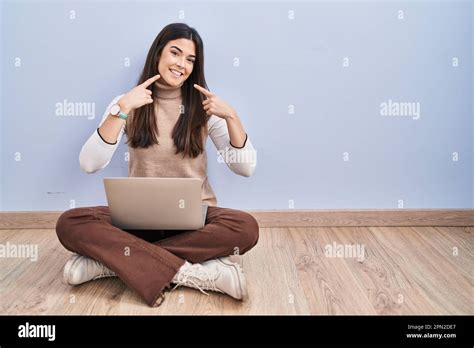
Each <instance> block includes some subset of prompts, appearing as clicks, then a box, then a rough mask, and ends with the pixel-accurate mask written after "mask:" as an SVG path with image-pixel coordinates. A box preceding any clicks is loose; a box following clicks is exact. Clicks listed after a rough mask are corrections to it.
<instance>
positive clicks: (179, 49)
mask: <svg viewBox="0 0 474 348" xmlns="http://www.w3.org/2000/svg"><path fill="white" fill-rule="evenodd" d="M170 48H176V49H177V50H178V51H180V52H181V53H183V50H182V49H181V48H179V47H176V46H171V47H170ZM189 57H194V58H196V56H195V55H193V54H190V55H189Z"/></svg>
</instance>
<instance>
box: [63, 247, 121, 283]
mask: <svg viewBox="0 0 474 348" xmlns="http://www.w3.org/2000/svg"><path fill="white" fill-rule="evenodd" d="M116 276H117V275H116V274H115V273H114V272H112V271H111V270H110V269H108V268H107V267H105V266H104V265H103V264H101V263H100V262H98V261H96V260H94V259H91V258H90V257H87V256H82V255H77V254H74V255H73V256H72V257H71V258H70V259H69V261H68V262H66V264H65V265H64V272H63V283H64V284H69V285H78V284H82V283H85V282H88V281H90V280H94V279H99V278H104V277H116Z"/></svg>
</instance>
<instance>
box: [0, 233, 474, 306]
mask: <svg viewBox="0 0 474 348" xmlns="http://www.w3.org/2000/svg"><path fill="white" fill-rule="evenodd" d="M473 232H474V231H473V229H472V228H465V227H412V228H411V227H317V228H311V227H309V228H308V227H281V228H262V229H261V230H260V240H259V243H258V245H257V246H256V247H255V248H254V249H252V250H251V251H250V252H249V253H247V254H245V255H243V264H244V269H245V273H246V277H247V282H248V288H249V294H250V299H249V301H247V302H240V301H235V300H233V299H232V298H230V297H229V296H226V295H223V294H219V293H215V292H214V293H210V295H209V296H206V295H204V294H202V293H200V292H199V291H198V290H195V289H189V288H183V287H180V288H178V289H176V290H174V291H172V292H168V293H167V294H166V301H165V302H164V303H163V304H162V306H160V307H157V308H151V307H148V306H147V305H146V304H145V303H144V302H143V301H142V300H141V298H139V297H138V295H137V294H136V293H135V292H134V291H132V290H130V289H129V288H128V287H127V286H126V285H125V284H124V283H123V282H122V281H121V280H120V279H118V278H108V279H100V280H96V281H92V282H88V283H85V284H83V285H80V286H74V287H71V286H67V285H64V284H62V283H61V277H62V269H63V266H64V264H65V262H66V261H67V259H68V258H69V257H70V256H71V253H70V252H69V251H67V250H65V249H64V248H63V246H62V245H61V244H60V243H59V241H58V240H57V237H56V234H55V233H54V230H49V229H46V230H26V229H25V230H2V231H0V244H4V245H5V243H7V242H8V243H10V244H35V245H37V246H38V252H39V258H38V260H37V261H36V262H33V261H31V260H29V259H25V258H0V295H1V297H0V313H1V314H34V315H36V314H38V315H42V314H65V315H70V314H93V315H95V314H111V315H123V314H132V315H143V314H145V315H146V314H152V315H159V314H167V315H169V314H186V315H188V314H191V315H192V314H224V315H231V314H232V315H234V314H243V315H246V314H251V315H252V314H289V315H305V314H395V315H397V314H471V313H472V312H473V311H474V306H473V300H472V297H473V296H472V294H473V274H472V269H473V267H472V266H473V258H472V256H473V253H472V250H473ZM333 243H336V244H337V245H355V244H360V245H364V248H365V254H364V260H363V261H362V262H359V261H358V260H357V259H356V258H351V257H342V258H339V257H328V256H327V255H325V246H326V245H332V244H333ZM453 247H457V250H458V255H457V256H454V255H453Z"/></svg>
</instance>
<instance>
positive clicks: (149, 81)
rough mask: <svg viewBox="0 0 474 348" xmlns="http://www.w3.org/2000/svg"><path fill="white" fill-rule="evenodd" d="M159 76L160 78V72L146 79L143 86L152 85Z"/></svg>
mask: <svg viewBox="0 0 474 348" xmlns="http://www.w3.org/2000/svg"><path fill="white" fill-rule="evenodd" d="M159 78H160V74H157V75H155V76H153V77H150V78H149V79H148V80H146V81H145V82H143V83H142V86H143V87H148V86H149V85H151V84H152V83H153V82H155V81H156V80H158V79H159Z"/></svg>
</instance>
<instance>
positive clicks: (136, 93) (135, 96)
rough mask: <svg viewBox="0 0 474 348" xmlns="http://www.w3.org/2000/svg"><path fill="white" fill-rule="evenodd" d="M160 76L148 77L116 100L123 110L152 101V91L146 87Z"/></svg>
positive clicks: (136, 107) (135, 107) (138, 106)
mask: <svg viewBox="0 0 474 348" xmlns="http://www.w3.org/2000/svg"><path fill="white" fill-rule="evenodd" d="M159 78H160V74H158V75H155V76H153V77H150V78H149V79H148V80H146V81H145V82H143V83H142V84H140V85H138V86H137V87H135V88H133V89H132V90H131V91H130V92H128V93H127V94H125V95H124V96H123V97H122V98H120V100H119V101H118V103H119V105H120V106H121V107H122V108H123V109H125V110H133V109H138V108H140V107H142V106H143V105H146V104H151V103H153V98H152V95H151V94H152V93H151V91H150V90H149V89H148V88H147V87H148V86H150V85H151V84H152V83H154V82H155V81H156V80H158V79H159Z"/></svg>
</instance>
